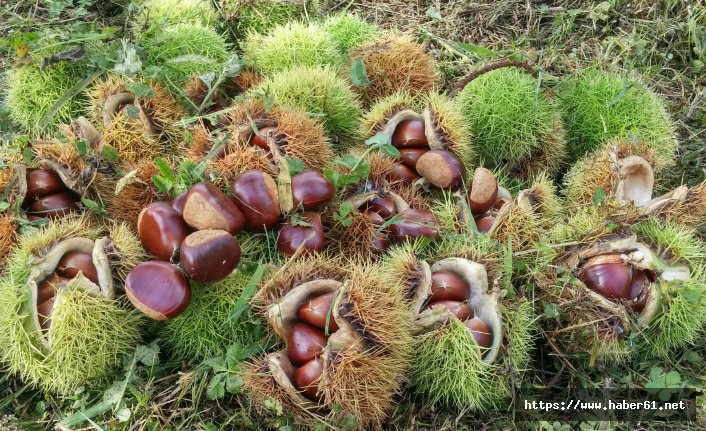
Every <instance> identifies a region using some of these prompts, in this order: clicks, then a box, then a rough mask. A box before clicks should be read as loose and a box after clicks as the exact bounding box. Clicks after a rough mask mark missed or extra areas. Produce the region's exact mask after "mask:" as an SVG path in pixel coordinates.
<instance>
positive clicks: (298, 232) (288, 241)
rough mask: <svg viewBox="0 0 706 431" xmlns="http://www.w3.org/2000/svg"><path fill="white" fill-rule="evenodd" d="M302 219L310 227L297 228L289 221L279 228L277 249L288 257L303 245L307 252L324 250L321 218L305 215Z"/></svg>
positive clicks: (310, 214)
mask: <svg viewBox="0 0 706 431" xmlns="http://www.w3.org/2000/svg"><path fill="white" fill-rule="evenodd" d="M300 217H301V218H302V219H303V221H304V222H306V223H308V224H309V225H310V226H296V225H294V224H293V223H292V222H291V221H288V222H286V223H283V224H282V225H281V226H280V228H279V234H278V235H277V248H278V249H279V251H281V252H282V253H284V254H286V255H287V256H291V255H293V254H294V253H295V252H296V251H297V249H298V248H299V247H300V246H302V244H304V251H305V252H321V251H322V250H323V249H324V227H323V225H322V224H321V216H320V215H319V214H315V213H305V214H301V216H300Z"/></svg>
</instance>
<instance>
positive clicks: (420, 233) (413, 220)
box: [390, 208, 439, 240]
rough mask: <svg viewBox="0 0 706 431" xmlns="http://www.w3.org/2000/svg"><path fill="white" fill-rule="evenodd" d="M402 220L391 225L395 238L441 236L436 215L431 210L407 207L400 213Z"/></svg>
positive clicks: (391, 232)
mask: <svg viewBox="0 0 706 431" xmlns="http://www.w3.org/2000/svg"><path fill="white" fill-rule="evenodd" d="M399 215H400V221H398V222H397V223H394V224H392V225H391V226H390V236H391V237H392V238H393V239H395V240H404V239H415V238H420V237H426V238H436V237H437V236H439V231H438V224H437V222H436V216H434V213H432V212H431V211H426V210H420V209H412V208H410V209H407V210H404V211H401V212H400V213H399Z"/></svg>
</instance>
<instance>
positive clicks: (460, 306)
mask: <svg viewBox="0 0 706 431" xmlns="http://www.w3.org/2000/svg"><path fill="white" fill-rule="evenodd" d="M437 307H446V309H447V310H449V311H450V312H451V314H453V315H454V316H456V317H457V318H458V319H459V320H466V319H468V318H471V317H473V309H471V307H470V306H469V305H468V304H467V303H465V302H459V301H434V302H431V303H430V304H429V308H437Z"/></svg>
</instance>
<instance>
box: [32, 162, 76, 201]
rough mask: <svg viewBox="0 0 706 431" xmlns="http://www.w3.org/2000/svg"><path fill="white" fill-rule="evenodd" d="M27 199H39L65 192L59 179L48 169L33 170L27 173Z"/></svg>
mask: <svg viewBox="0 0 706 431" xmlns="http://www.w3.org/2000/svg"><path fill="white" fill-rule="evenodd" d="M26 178H27V198H28V199H41V198H43V197H45V196H49V195H53V194H56V193H61V192H64V191H66V190H67V188H66V185H65V184H64V182H63V181H62V180H61V177H60V176H59V174H58V173H56V172H55V171H52V170H49V169H35V170H33V171H30V172H28V173H27V177H26Z"/></svg>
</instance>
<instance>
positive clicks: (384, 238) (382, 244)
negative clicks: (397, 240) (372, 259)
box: [370, 231, 390, 254]
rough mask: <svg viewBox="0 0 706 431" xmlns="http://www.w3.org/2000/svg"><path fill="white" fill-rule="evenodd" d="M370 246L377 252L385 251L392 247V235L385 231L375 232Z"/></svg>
mask: <svg viewBox="0 0 706 431" xmlns="http://www.w3.org/2000/svg"><path fill="white" fill-rule="evenodd" d="M370 247H371V248H372V249H373V252H374V253H375V254H380V253H384V252H385V251H386V250H387V249H388V248H389V247H390V237H389V236H388V235H387V234H386V233H385V232H377V231H375V232H373V237H372V238H371V240H370Z"/></svg>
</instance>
